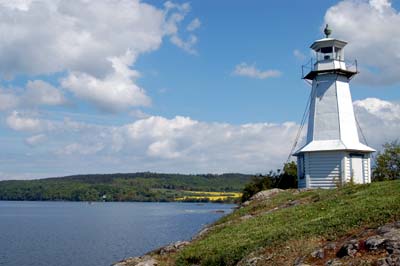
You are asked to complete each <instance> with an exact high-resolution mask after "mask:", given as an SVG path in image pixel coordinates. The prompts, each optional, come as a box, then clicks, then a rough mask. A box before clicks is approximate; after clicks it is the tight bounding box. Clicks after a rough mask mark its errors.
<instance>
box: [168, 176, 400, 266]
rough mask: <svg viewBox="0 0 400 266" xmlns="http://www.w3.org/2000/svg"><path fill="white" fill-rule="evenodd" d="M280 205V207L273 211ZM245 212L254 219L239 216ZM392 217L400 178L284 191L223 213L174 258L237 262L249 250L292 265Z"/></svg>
mask: <svg viewBox="0 0 400 266" xmlns="http://www.w3.org/2000/svg"><path fill="white" fill-rule="evenodd" d="M279 206H280V207H282V206H283V208H279V209H275V210H274V208H276V207H279ZM271 210H272V211H271ZM249 214H250V215H253V216H254V218H250V219H241V217H243V216H244V215H249ZM396 219H400V180H397V181H388V182H377V183H372V184H368V185H354V186H346V187H344V188H340V189H335V190H313V191H306V192H301V193H296V192H295V191H285V192H282V193H279V194H278V195H277V196H275V197H273V198H272V199H270V200H268V201H262V202H256V203H254V204H251V205H250V206H248V207H245V208H242V209H240V210H237V211H236V212H234V213H233V214H231V215H229V216H227V217H224V218H223V219H222V220H220V221H219V222H218V223H217V224H219V225H217V226H215V227H213V229H212V230H211V232H210V233H208V234H207V235H205V236H204V237H202V238H201V239H199V240H196V241H194V242H193V243H192V244H191V245H189V246H188V247H186V248H185V249H184V250H183V251H181V252H179V253H178V254H176V255H175V257H174V258H173V260H172V261H174V262H176V264H177V265H192V264H200V265H235V264H236V263H237V262H239V261H241V260H242V259H243V258H245V257H246V256H249V254H251V253H253V254H258V255H260V254H261V255H264V257H266V256H267V257H269V261H268V265H292V264H293V260H294V259H295V257H297V256H301V255H304V254H308V253H309V252H310V251H311V250H313V249H315V248H316V247H318V246H319V245H320V244H321V243H323V242H326V241H334V240H337V239H339V238H342V237H344V236H347V235H349V234H351V233H354V232H356V231H357V230H359V228H375V227H378V226H379V225H382V224H385V223H387V222H389V221H393V220H396ZM250 256H255V255H250ZM175 260H176V261H175ZM164 261H171V258H168V259H167V260H164Z"/></svg>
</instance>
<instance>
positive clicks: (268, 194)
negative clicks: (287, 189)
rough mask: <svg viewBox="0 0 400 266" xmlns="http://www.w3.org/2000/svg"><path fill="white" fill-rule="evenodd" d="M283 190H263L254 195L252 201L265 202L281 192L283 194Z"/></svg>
mask: <svg viewBox="0 0 400 266" xmlns="http://www.w3.org/2000/svg"><path fill="white" fill-rule="evenodd" d="M281 191H282V189H279V188H273V189H268V190H263V191H260V192H258V193H256V194H254V195H253V196H252V197H251V198H250V200H265V199H269V198H271V197H272V196H274V195H276V194H278V193H279V192H281Z"/></svg>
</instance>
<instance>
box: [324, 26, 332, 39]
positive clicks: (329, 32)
mask: <svg viewBox="0 0 400 266" xmlns="http://www.w3.org/2000/svg"><path fill="white" fill-rule="evenodd" d="M324 33H325V36H326V38H329V35H331V33H332V30H331V29H330V28H329V25H328V24H326V26H325V29H324Z"/></svg>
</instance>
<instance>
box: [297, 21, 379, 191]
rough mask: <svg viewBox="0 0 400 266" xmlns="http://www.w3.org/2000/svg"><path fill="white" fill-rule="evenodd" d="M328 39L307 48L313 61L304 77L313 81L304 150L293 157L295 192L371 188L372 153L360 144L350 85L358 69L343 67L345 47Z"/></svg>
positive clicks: (327, 36)
mask: <svg viewBox="0 0 400 266" xmlns="http://www.w3.org/2000/svg"><path fill="white" fill-rule="evenodd" d="M325 34H326V38H324V39H321V40H317V41H315V42H314V43H313V44H312V45H311V49H313V50H314V51H315V54H316V58H315V59H316V60H315V61H314V60H311V63H310V68H309V71H307V73H305V75H304V76H303V78H304V79H306V80H311V81H312V91H311V96H310V107H309V108H310V109H309V117H308V130H307V140H306V144H305V145H304V146H303V147H302V148H300V149H299V150H298V151H296V152H295V153H294V154H293V155H294V156H296V157H297V167H298V181H299V182H298V184H299V188H335V187H337V186H338V185H340V184H343V183H346V182H349V181H351V180H352V181H353V182H354V183H357V184H365V183H370V182H371V159H370V158H371V153H372V152H374V151H375V150H374V149H372V148H370V147H368V146H366V145H364V144H362V143H361V142H360V141H359V137H358V131H357V124H356V119H355V116H354V110H353V104H352V99H351V94H350V87H349V81H350V80H351V78H352V77H353V76H354V75H356V74H357V64H356V62H355V64H352V65H350V64H346V62H345V61H344V52H343V49H344V47H345V46H346V44H347V43H346V42H344V41H341V40H337V39H333V38H329V35H330V30H329V29H328V25H327V27H326V28H325Z"/></svg>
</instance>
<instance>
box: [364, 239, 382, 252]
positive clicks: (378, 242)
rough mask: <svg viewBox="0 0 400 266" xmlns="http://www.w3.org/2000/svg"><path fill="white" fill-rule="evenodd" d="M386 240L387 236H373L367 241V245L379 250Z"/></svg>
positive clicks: (369, 248)
mask: <svg viewBox="0 0 400 266" xmlns="http://www.w3.org/2000/svg"><path fill="white" fill-rule="evenodd" d="M383 242H385V238H383V237H381V236H371V237H369V238H368V239H367V240H366V241H365V247H366V248H367V249H368V250H377V249H378V248H380V246H382V244H383Z"/></svg>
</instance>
